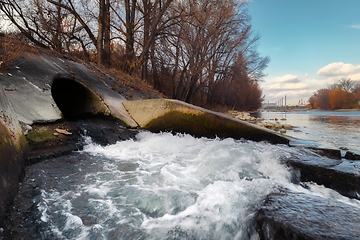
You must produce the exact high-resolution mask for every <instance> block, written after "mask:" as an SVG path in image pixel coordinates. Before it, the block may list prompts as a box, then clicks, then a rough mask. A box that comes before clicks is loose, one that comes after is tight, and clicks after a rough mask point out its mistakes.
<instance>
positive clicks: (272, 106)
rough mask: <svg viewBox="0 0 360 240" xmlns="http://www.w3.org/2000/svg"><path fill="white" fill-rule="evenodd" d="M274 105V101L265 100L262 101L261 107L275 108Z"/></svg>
mask: <svg viewBox="0 0 360 240" xmlns="http://www.w3.org/2000/svg"><path fill="white" fill-rule="evenodd" d="M276 106H277V105H276V103H271V102H267V103H263V105H262V108H276Z"/></svg>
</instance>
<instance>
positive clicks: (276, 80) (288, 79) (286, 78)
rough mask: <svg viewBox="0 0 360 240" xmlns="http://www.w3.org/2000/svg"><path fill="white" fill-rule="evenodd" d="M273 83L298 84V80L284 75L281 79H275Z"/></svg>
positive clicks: (292, 76) (289, 75)
mask: <svg viewBox="0 0 360 240" xmlns="http://www.w3.org/2000/svg"><path fill="white" fill-rule="evenodd" d="M275 82H277V83H298V82H300V79H299V77H298V76H296V75H292V74H286V75H284V76H282V77H277V78H275Z"/></svg>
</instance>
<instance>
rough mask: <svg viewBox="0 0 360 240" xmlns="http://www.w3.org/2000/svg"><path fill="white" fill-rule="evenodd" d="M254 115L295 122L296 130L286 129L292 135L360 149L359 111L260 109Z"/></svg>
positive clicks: (270, 119) (322, 142) (355, 149)
mask: <svg viewBox="0 0 360 240" xmlns="http://www.w3.org/2000/svg"><path fill="white" fill-rule="evenodd" d="M257 116H261V117H263V118H264V119H265V120H266V121H274V120H275V119H278V121H279V122H281V123H289V124H291V125H293V126H295V127H296V128H295V131H289V132H288V134H289V135H291V136H293V137H296V138H300V139H304V140H312V141H314V142H315V143H316V144H319V145H320V146H321V147H325V148H335V149H338V148H348V149H349V150H352V151H354V152H357V153H360V140H359V138H360V111H318V110H311V111H299V112H296V111H295V112H261V113H258V114H257Z"/></svg>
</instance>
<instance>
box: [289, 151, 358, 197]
mask: <svg viewBox="0 0 360 240" xmlns="http://www.w3.org/2000/svg"><path fill="white" fill-rule="evenodd" d="M304 151H309V150H305V149H304ZM338 151H339V152H340V150H338ZM283 161H284V162H285V163H286V164H287V165H288V166H290V167H292V168H293V169H295V170H297V171H298V172H299V173H300V175H298V177H299V179H293V181H294V182H296V181H298V182H315V183H317V184H318V185H324V186H325V187H327V188H331V189H333V190H335V191H337V192H339V193H340V194H342V195H344V196H346V197H349V198H355V199H358V200H360V195H359V193H360V175H359V171H358V169H356V168H354V165H353V164H352V163H351V162H350V161H343V160H336V159H330V158H327V157H323V156H319V155H317V154H315V153H313V154H311V153H309V152H306V153H304V155H302V156H301V157H299V156H290V157H287V158H286V159H283Z"/></svg>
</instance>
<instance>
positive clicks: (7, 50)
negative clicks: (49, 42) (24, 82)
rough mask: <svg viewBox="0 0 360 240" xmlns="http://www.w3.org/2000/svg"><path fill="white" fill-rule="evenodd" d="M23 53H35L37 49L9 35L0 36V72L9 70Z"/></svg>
mask: <svg viewBox="0 0 360 240" xmlns="http://www.w3.org/2000/svg"><path fill="white" fill-rule="evenodd" d="M24 52H32V53H36V52H37V49H36V48H35V47H32V46H30V45H29V44H28V43H26V42H23V41H21V40H19V39H17V38H15V37H13V36H11V35H4V34H2V35H0V70H2V71H3V70H5V69H7V68H9V67H10V66H11V65H12V64H14V62H15V61H16V60H17V59H19V58H20V57H21V56H22V55H23V54H24Z"/></svg>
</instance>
